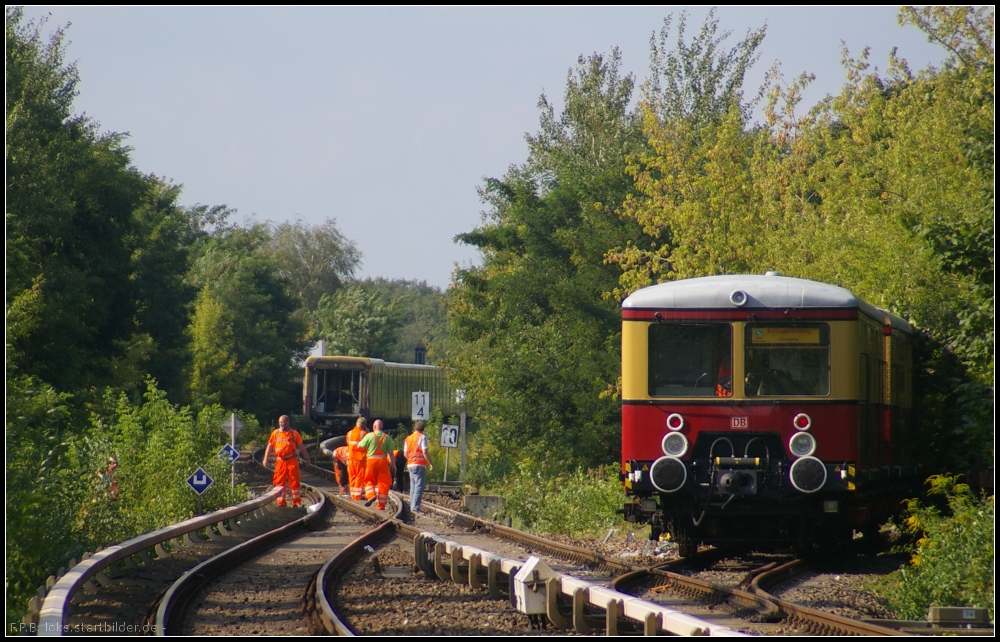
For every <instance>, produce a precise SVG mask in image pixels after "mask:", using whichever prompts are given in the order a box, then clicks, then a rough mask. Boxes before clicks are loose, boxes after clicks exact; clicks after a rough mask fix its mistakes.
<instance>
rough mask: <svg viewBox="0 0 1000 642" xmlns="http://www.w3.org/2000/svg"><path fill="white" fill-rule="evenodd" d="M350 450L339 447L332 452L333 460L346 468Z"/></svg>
mask: <svg viewBox="0 0 1000 642" xmlns="http://www.w3.org/2000/svg"><path fill="white" fill-rule="evenodd" d="M350 450H351V449H350V448H348V447H347V446H341V447H340V448H337V449H336V450H334V451H333V458H334V459H336V460H337V461H339V462H340V463H342V464H344V465H345V466H346V465H347V462H348V461H349V460H350V457H351V455H350Z"/></svg>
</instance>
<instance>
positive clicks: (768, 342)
mask: <svg viewBox="0 0 1000 642" xmlns="http://www.w3.org/2000/svg"><path fill="white" fill-rule="evenodd" d="M744 345H745V348H746V355H745V359H744V364H745V370H746V380H745V381H746V385H745V392H746V395H747V396H748V397H769V396H820V395H828V394H830V326H828V325H826V324H812V325H785V324H781V325H778V324H774V325H765V324H756V323H751V324H747V326H746V335H745V343H744Z"/></svg>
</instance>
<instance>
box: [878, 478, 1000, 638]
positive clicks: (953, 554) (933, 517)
mask: <svg viewBox="0 0 1000 642" xmlns="http://www.w3.org/2000/svg"><path fill="white" fill-rule="evenodd" d="M927 482H928V483H929V484H930V490H929V491H928V496H929V499H930V500H931V502H932V503H930V504H926V503H922V502H921V501H920V500H917V499H911V500H909V501H908V502H907V508H906V513H905V514H906V518H905V522H904V528H905V529H906V530H907V531H908V532H909V533H910V534H912V535H913V536H914V537H915V538H917V539H916V542H915V544H914V545H913V546H912V547H911V553H912V555H913V556H912V558H911V560H910V564H909V566H908V567H904V568H902V569H900V570H899V571H896V572H895V573H892V574H891V575H889V576H887V577H886V578H884V579H883V580H881V581H880V582H879V584H878V586H877V592H878V593H879V594H880V595H881V596H882V597H884V598H885V599H886V600H887V601H888V603H889V606H890V607H892V608H893V609H894V610H895V612H896V613H897V615H898V616H899V617H900V618H902V619H909V620H920V619H923V618H924V617H925V616H926V615H927V608H928V607H930V606H970V607H971V606H977V607H982V608H987V609H989V613H990V621H993V619H994V617H995V612H994V596H995V586H994V577H993V576H994V550H993V535H994V523H995V519H996V514H995V510H994V497H993V496H990V497H985V496H984V497H978V498H977V497H975V496H974V495H973V494H972V492H971V491H970V489H969V487H968V485H966V484H960V483H958V482H957V478H956V477H951V476H947V475H935V476H933V477H931V478H929V479H928V480H927Z"/></svg>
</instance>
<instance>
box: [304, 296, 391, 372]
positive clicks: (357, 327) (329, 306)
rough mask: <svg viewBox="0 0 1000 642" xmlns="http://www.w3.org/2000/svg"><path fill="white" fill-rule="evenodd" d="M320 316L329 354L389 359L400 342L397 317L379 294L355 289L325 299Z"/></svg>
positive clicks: (322, 302)
mask: <svg viewBox="0 0 1000 642" xmlns="http://www.w3.org/2000/svg"><path fill="white" fill-rule="evenodd" d="M316 316H317V318H318V319H319V324H320V336H321V337H322V338H323V339H325V340H326V342H327V343H326V352H327V354H335V355H343V356H349V357H374V358H378V359H385V358H387V356H388V355H389V353H390V350H391V349H392V346H393V345H394V344H395V342H396V332H397V329H398V321H397V320H396V314H395V312H394V310H393V309H392V306H391V304H387V303H386V302H385V301H384V300H383V298H382V295H381V294H379V292H378V291H369V290H368V289H366V288H364V287H361V286H359V285H351V286H348V287H347V288H345V289H344V290H341V291H340V292H338V293H337V294H335V295H333V296H330V295H324V296H323V297H322V298H321V299H320V302H319V309H318V310H317V312H316Z"/></svg>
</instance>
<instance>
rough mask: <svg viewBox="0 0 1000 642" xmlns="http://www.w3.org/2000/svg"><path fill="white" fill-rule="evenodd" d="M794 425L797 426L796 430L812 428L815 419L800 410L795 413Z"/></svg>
mask: <svg viewBox="0 0 1000 642" xmlns="http://www.w3.org/2000/svg"><path fill="white" fill-rule="evenodd" d="M792 425H793V426H795V429H796V430H809V429H810V428H812V425H813V420H812V417H810V416H809V415H807V414H806V413H804V412H800V413H799V414H797V415H795V418H794V419H792Z"/></svg>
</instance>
